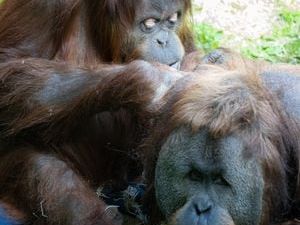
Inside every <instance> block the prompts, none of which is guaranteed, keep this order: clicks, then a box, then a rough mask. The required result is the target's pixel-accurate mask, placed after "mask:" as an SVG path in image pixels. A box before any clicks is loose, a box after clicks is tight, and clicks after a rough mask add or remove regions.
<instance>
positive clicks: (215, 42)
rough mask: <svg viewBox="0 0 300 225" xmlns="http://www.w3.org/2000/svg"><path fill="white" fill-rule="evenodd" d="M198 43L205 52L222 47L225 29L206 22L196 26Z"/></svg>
mask: <svg viewBox="0 0 300 225" xmlns="http://www.w3.org/2000/svg"><path fill="white" fill-rule="evenodd" d="M194 31H195V40H196V45H197V47H198V48H199V49H201V50H202V51H204V52H206V53H207V52H210V51H212V50H213V49H216V48H219V47H221V42H222V40H223V37H224V35H223V31H221V30H218V29H216V28H214V27H213V26H211V25H209V24H205V23H201V24H196V25H195V26H194Z"/></svg>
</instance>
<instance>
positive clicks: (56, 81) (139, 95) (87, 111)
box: [0, 59, 181, 136]
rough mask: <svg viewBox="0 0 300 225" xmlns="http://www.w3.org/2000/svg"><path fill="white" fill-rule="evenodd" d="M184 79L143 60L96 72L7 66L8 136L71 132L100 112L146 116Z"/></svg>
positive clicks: (1, 112) (0, 88)
mask: <svg viewBox="0 0 300 225" xmlns="http://www.w3.org/2000/svg"><path fill="white" fill-rule="evenodd" d="M180 76H181V75H180V74H179V73H177V72H176V71H170V70H168V69H167V68H165V67H154V66H152V65H151V64H149V63H146V62H143V61H136V62H133V63H131V64H128V65H123V66H101V67H99V68H98V69H95V70H88V69H84V68H77V67H73V66H70V65H67V64H65V63H58V62H53V61H49V60H42V59H26V60H21V59H20V60H15V61H9V62H6V63H2V64H0V81H1V83H0V123H1V126H2V127H1V128H2V135H6V136H10V135H18V134H20V133H22V132H23V131H28V129H31V130H34V132H36V133H39V132H40V131H46V130H47V129H49V128H51V129H52V131H53V130H55V131H57V132H62V133H64V132H67V133H68V130H73V128H74V126H76V123H74V121H78V123H83V122H84V121H85V120H86V119H87V118H90V117H91V116H92V115H95V114H96V113H99V112H102V111H109V110H114V109H118V108H121V107H125V108H127V109H129V110H132V112H134V113H136V114H137V115H139V114H143V115H144V114H145V112H146V111H148V112H150V111H151V108H152V109H153V108H154V106H155V104H156V103H157V102H158V101H159V99H160V98H161V97H162V96H163V94H164V93H165V92H166V90H167V89H168V87H170V86H172V84H173V83H174V82H175V81H176V80H177V78H179V77H180ZM62 124H63V125H62ZM32 128H34V129H32ZM27 133H28V132H27ZM52 133H53V132H52ZM47 135H49V134H47Z"/></svg>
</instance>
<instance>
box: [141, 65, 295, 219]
mask: <svg viewBox="0 0 300 225" xmlns="http://www.w3.org/2000/svg"><path fill="white" fill-rule="evenodd" d="M255 68H258V70H256V69H254V70H253V69H250V67H248V68H247V69H248V71H247V73H244V72H245V67H243V69H242V70H241V71H229V70H225V69H222V68H220V67H214V66H207V65H203V66H201V65H200V66H198V69H197V71H202V72H201V73H200V75H194V76H189V77H186V78H183V79H181V80H180V81H179V82H177V85H176V86H175V87H174V88H173V89H172V90H171V91H170V92H169V93H168V95H167V96H166V102H167V104H166V105H165V107H163V108H162V116H161V118H160V119H159V120H158V121H157V128H156V129H154V130H155V131H154V132H153V133H152V136H151V137H150V138H149V140H148V142H147V143H146V144H145V145H146V147H147V148H148V152H147V154H146V156H145V159H146V171H147V173H146V174H147V179H148V182H149V186H150V189H152V190H150V191H149V195H150V196H151V193H152V194H153V193H154V190H153V188H154V187H153V181H154V168H155V164H156V159H157V156H158V153H159V151H160V148H161V146H162V144H163V143H164V139H165V138H167V137H168V136H169V134H170V133H171V132H172V131H173V130H174V129H176V128H178V127H181V126H188V127H190V128H191V130H192V131H193V132H197V131H198V130H199V129H202V128H207V129H208V131H209V132H210V134H211V135H212V136H214V137H215V138H222V137H225V136H227V135H229V134H232V133H235V134H237V135H239V136H240V137H241V139H242V140H243V141H244V143H245V144H246V146H248V147H247V152H246V153H245V154H250V155H255V156H256V157H257V158H258V160H260V162H261V164H262V165H263V168H264V180H265V183H266V184H267V185H266V187H265V193H264V211H263V218H262V222H261V224H269V222H270V221H272V222H274V221H277V220H279V221H282V220H285V219H289V218H293V217H294V216H298V215H299V212H296V211H297V210H298V209H296V207H297V204H296V205H294V203H296V202H298V201H299V162H300V159H299V157H300V142H299V139H298V136H299V133H300V130H299V124H298V123H299V121H295V120H294V119H293V118H291V117H290V116H289V115H288V114H287V113H286V112H285V110H284V108H283V106H282V104H281V102H280V101H279V100H278V98H277V97H276V96H275V95H273V94H272V93H271V92H270V91H268V90H267V89H266V88H265V87H264V85H263V83H262V80H261V78H260V77H259V75H258V71H259V69H260V68H259V67H255ZM162 124H163V127H162ZM150 199H153V197H150ZM152 204H153V205H154V206H155V203H152ZM154 206H153V208H155V207H154ZM295 210H296V211H295ZM286 212H288V213H287V214H284V215H283V213H286ZM152 213H153V215H152V218H153V221H152V223H153V224H155V223H157V222H158V219H157V218H158V217H159V213H158V210H157V209H156V210H155V209H153V212H152ZM278 215H279V216H278ZM277 216H278V217H279V218H277Z"/></svg>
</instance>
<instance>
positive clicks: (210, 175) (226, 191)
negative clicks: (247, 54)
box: [143, 49, 300, 225]
mask: <svg viewBox="0 0 300 225" xmlns="http://www.w3.org/2000/svg"><path fill="white" fill-rule="evenodd" d="M194 56H195V55H194ZM199 62H200V63H199ZM203 63H205V64H203ZM187 68H188V69H189V70H194V71H197V72H198V74H196V75H190V76H185V77H183V78H181V79H180V80H178V81H177V82H176V83H175V85H174V86H173V87H172V88H171V89H170V90H169V91H168V93H167V95H166V96H165V97H164V99H165V102H166V104H164V106H163V107H162V109H161V115H160V117H158V119H157V121H156V124H157V126H156V127H155V126H154V129H153V132H150V134H151V135H150V136H149V137H148V141H147V142H146V144H144V145H143V147H144V148H145V147H147V146H148V152H147V154H146V155H145V159H146V162H147V163H146V164H145V165H146V177H147V180H148V186H149V188H150V189H151V190H150V191H149V201H150V203H148V204H147V205H148V206H149V209H151V210H150V212H151V213H150V214H151V219H152V224H160V221H161V219H166V221H167V223H168V224H170V225H187V224H192V225H270V224H289V225H296V224H298V225H299V224H300V220H299V219H300V171H299V166H300V139H299V136H300V66H291V65H269V64H268V63H263V62H252V61H250V60H247V59H244V58H243V57H241V56H240V55H238V54H235V53H232V52H230V51H228V50H226V49H220V50H217V51H215V52H212V53H211V54H209V55H207V56H205V57H204V58H201V57H200V58H199V57H198V64H197V57H196V58H195V57H192V58H190V59H189V61H188V62H186V64H185V65H184V66H183V67H182V69H187ZM153 201H154V202H153ZM151 202H152V204H151Z"/></svg>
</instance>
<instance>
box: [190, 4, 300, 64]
mask: <svg viewBox="0 0 300 225" xmlns="http://www.w3.org/2000/svg"><path fill="white" fill-rule="evenodd" d="M194 31H195V40H196V45H197V47H198V48H199V49H200V50H202V51H204V52H206V53H207V52H210V51H212V50H213V49H215V48H219V47H220V46H223V43H225V46H226V40H227V39H229V38H230V37H228V36H225V35H224V33H223V31H221V30H219V29H216V28H214V27H213V26H211V25H209V24H205V23H200V24H195V25H194ZM236 48H237V49H240V51H241V53H242V54H243V55H245V56H246V57H249V58H253V59H264V60H267V61H270V62H286V63H293V64H300V12H299V11H291V10H287V9H283V10H281V13H280V14H279V22H278V24H276V25H275V26H274V29H273V31H272V33H271V34H269V35H265V36H261V37H260V38H259V39H256V40H247V41H246V42H245V44H244V45H243V47H241V46H236Z"/></svg>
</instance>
